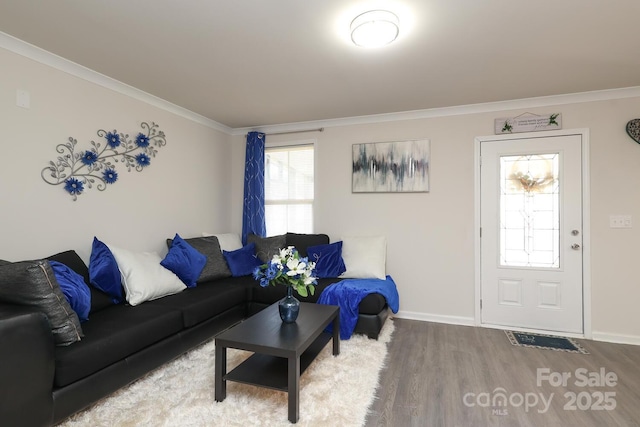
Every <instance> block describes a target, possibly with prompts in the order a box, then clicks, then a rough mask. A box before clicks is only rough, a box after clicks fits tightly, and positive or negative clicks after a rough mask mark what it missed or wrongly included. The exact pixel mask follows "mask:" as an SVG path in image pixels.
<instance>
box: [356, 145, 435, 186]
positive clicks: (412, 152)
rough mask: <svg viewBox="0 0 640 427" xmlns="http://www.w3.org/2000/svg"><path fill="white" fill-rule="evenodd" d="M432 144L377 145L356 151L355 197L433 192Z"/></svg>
mask: <svg viewBox="0 0 640 427" xmlns="http://www.w3.org/2000/svg"><path fill="white" fill-rule="evenodd" d="M429 148H430V147H429V140H428V139H423V140H415V141H398V142H375V143H369V144H354V145H353V147H352V154H353V161H352V167H353V169H352V178H351V191H352V192H353V193H412V192H427V191H429V162H430V151H429Z"/></svg>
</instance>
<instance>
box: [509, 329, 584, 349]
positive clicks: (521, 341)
mask: <svg viewBox="0 0 640 427" xmlns="http://www.w3.org/2000/svg"><path fill="white" fill-rule="evenodd" d="M505 333H506V334H507V337H509V341H510V342H511V344H513V345H517V346H520V347H531V348H544V349H546V350H555V351H565V352H567V353H582V354H589V352H588V351H587V350H585V349H584V347H582V346H581V345H580V344H578V343H577V342H576V341H575V340H573V339H571V338H564V337H555V336H552V335H539V334H531V333H524V332H513V331H505Z"/></svg>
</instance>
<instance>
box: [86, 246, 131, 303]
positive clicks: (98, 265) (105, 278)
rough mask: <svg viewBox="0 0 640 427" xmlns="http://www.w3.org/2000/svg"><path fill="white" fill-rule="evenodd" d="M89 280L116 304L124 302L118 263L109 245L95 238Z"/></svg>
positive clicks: (90, 260)
mask: <svg viewBox="0 0 640 427" xmlns="http://www.w3.org/2000/svg"><path fill="white" fill-rule="evenodd" d="M89 280H90V282H91V284H92V285H93V286H95V287H96V288H98V289H100V290H101V291H102V292H104V293H106V294H107V295H109V296H110V297H111V300H112V301H113V303H114V304H120V303H121V302H122V301H123V300H124V297H123V295H122V276H121V274H120V269H119V268H118V263H117V262H116V259H115V258H114V256H113V254H112V253H111V251H110V250H109V248H108V247H107V245H105V244H104V243H103V242H101V241H100V240H98V238H97V237H94V238H93V245H92V247H91V258H90V259H89Z"/></svg>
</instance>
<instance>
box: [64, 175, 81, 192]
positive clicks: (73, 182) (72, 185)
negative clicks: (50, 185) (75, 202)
mask: <svg viewBox="0 0 640 427" xmlns="http://www.w3.org/2000/svg"><path fill="white" fill-rule="evenodd" d="M64 189H65V190H66V191H67V192H68V193H69V194H71V195H75V194H80V193H82V190H84V184H83V183H82V181H79V180H77V179H76V178H69V179H67V180H66V181H65V182H64Z"/></svg>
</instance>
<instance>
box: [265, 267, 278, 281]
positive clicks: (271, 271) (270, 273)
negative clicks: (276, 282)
mask: <svg viewBox="0 0 640 427" xmlns="http://www.w3.org/2000/svg"><path fill="white" fill-rule="evenodd" d="M278 272H279V268H278V266H277V265H276V264H271V263H269V266H268V267H267V270H266V271H265V272H264V275H265V277H266V278H267V280H273V279H275V278H276V277H277V276H278Z"/></svg>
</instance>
